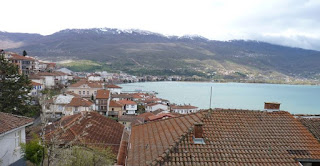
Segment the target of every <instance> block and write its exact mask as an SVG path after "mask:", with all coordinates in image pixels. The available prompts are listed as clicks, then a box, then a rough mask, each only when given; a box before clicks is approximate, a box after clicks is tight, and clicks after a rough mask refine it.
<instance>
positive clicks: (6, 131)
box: [0, 112, 33, 166]
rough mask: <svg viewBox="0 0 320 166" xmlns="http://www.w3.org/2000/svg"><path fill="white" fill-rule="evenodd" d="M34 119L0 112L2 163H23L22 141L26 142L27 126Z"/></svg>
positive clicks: (0, 161)
mask: <svg viewBox="0 0 320 166" xmlns="http://www.w3.org/2000/svg"><path fill="white" fill-rule="evenodd" d="M32 123H33V119H31V118H27V117H23V116H17V115H13V114H9V113H4V112H0V124H1V125H0V165H4V166H7V165H11V164H15V165H21V164H19V163H20V162H21V160H20V159H22V158H23V155H22V153H21V146H20V143H25V142H26V132H25V128H26V126H29V125H31V124H32Z"/></svg>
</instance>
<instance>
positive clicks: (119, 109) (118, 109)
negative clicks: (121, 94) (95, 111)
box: [108, 100, 124, 117]
mask: <svg viewBox="0 0 320 166" xmlns="http://www.w3.org/2000/svg"><path fill="white" fill-rule="evenodd" d="M123 114H124V109H123V105H122V104H120V103H118V102H117V101H114V100H111V101H110V103H109V112H108V116H111V117H120V116H122V115H123Z"/></svg>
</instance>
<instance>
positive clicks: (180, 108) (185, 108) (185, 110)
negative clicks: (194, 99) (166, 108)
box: [171, 105, 198, 114]
mask: <svg viewBox="0 0 320 166" xmlns="http://www.w3.org/2000/svg"><path fill="white" fill-rule="evenodd" d="M197 111H198V107H195V106H192V105H174V106H171V112H174V113H179V114H189V113H194V112H197Z"/></svg>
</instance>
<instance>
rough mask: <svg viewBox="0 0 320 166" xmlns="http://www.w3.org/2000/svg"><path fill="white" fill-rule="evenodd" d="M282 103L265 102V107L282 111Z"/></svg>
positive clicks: (268, 109)
mask: <svg viewBox="0 0 320 166" xmlns="http://www.w3.org/2000/svg"><path fill="white" fill-rule="evenodd" d="M280 104H281V103H276V102H264V109H265V110H266V111H270V112H273V111H280Z"/></svg>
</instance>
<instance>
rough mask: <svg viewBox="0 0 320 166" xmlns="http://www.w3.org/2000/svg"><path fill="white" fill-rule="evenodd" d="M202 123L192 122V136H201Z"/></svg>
mask: <svg viewBox="0 0 320 166" xmlns="http://www.w3.org/2000/svg"><path fill="white" fill-rule="evenodd" d="M202 125H203V123H195V124H194V138H203V129H202Z"/></svg>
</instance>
